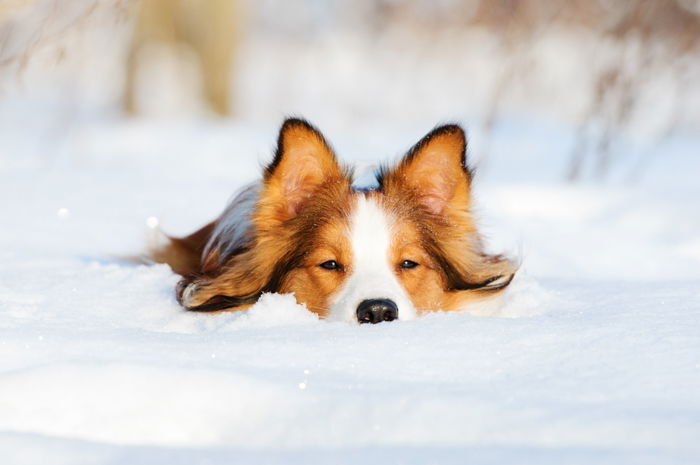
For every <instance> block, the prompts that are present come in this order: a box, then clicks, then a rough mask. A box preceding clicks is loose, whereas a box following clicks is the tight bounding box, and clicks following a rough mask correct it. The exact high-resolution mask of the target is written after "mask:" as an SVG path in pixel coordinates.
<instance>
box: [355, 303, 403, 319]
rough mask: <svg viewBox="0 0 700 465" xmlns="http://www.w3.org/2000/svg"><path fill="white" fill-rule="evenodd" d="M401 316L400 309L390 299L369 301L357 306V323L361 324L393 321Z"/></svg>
mask: <svg viewBox="0 0 700 465" xmlns="http://www.w3.org/2000/svg"><path fill="white" fill-rule="evenodd" d="M398 316H399V309H398V308H396V304H395V303H394V302H392V301H391V300H389V299H369V300H363V301H362V302H360V305H358V306H357V321H359V322H360V323H379V322H382V321H393V320H395V319H396V318H398Z"/></svg>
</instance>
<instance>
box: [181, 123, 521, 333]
mask: <svg viewBox="0 0 700 465" xmlns="http://www.w3.org/2000/svg"><path fill="white" fill-rule="evenodd" d="M465 151H466V140H465V136H464V132H463V131H462V130H461V129H460V128H459V127H458V126H443V127H441V128H438V129H436V130H434V131H433V132H431V133H430V134H428V135H427V136H426V137H425V138H423V139H422V140H421V141H420V142H419V143H418V144H417V145H416V146H414V147H413V148H412V149H411V150H410V151H409V153H408V154H407V155H406V156H405V157H404V159H403V160H402V161H401V162H400V163H399V164H398V166H396V167H394V168H392V169H385V170H383V171H382V172H381V173H380V174H379V175H378V181H379V187H378V189H376V190H371V191H357V190H354V189H353V188H352V179H351V176H350V175H349V174H348V172H347V171H346V170H344V169H343V168H342V167H341V166H340V165H339V164H338V163H337V161H336V158H335V156H334V154H333V151H332V150H331V148H330V147H329V145H328V144H327V143H326V141H325V139H324V138H323V136H322V135H321V134H320V133H319V132H318V131H317V130H316V129H314V128H313V127H311V126H310V125H308V124H307V123H305V122H303V121H300V120H289V121H287V122H286V123H285V125H284V126H283V127H282V130H281V132H280V137H279V142H278V149H277V153H276V156H275V159H274V160H273V162H272V163H271V164H270V165H269V166H268V167H267V169H266V172H265V177H264V181H263V186H262V191H261V194H260V199H259V201H258V203H257V205H256V208H255V211H254V212H253V214H252V222H253V225H254V234H255V238H254V241H253V243H252V247H251V248H250V249H249V250H246V251H245V252H243V253H241V254H238V255H235V256H233V257H231V259H230V261H229V263H227V264H226V266H225V268H224V269H225V271H224V272H223V273H221V274H220V275H219V276H217V277H216V278H214V279H213V280H211V281H208V282H200V283H198V285H197V286H196V288H195V289H194V290H195V292H190V293H189V294H188V295H187V296H186V297H187V298H189V299H190V302H191V303H195V304H199V305H201V304H204V303H207V302H208V303H211V302H212V299H214V301H215V299H216V298H217V297H218V298H221V297H231V296H234V298H242V299H245V298H246V296H254V295H256V294H257V293H259V292H260V291H275V292H283V293H294V295H295V296H296V299H297V301H298V302H299V303H302V304H305V305H306V306H307V308H308V309H309V310H311V311H314V312H316V313H318V314H320V315H321V316H324V317H329V318H333V319H342V320H355V321H359V322H372V323H376V322H379V321H390V320H393V319H397V318H398V319H410V318H412V317H414V316H415V315H416V314H418V313H422V312H425V311H434V310H457V309H462V308H463V307H464V306H465V304H466V303H468V302H469V301H471V300H473V299H476V298H481V297H483V296H485V295H487V294H491V293H493V292H495V291H498V290H500V289H502V288H504V287H505V286H506V285H507V284H508V283H509V282H510V279H511V278H512V276H513V273H514V271H515V270H514V267H513V265H512V263H511V262H509V261H507V260H505V259H503V258H501V257H500V256H491V255H486V254H484V253H483V252H482V250H481V240H480V237H479V235H478V234H477V231H476V228H475V225H474V221H473V219H472V216H471V212H470V207H471V199H470V182H471V173H470V172H469V170H468V169H466V166H465ZM185 303H187V302H185Z"/></svg>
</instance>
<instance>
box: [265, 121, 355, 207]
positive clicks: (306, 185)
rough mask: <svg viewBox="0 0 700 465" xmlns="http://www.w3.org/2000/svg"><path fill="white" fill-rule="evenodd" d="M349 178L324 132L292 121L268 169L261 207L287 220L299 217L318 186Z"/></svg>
mask: <svg viewBox="0 0 700 465" xmlns="http://www.w3.org/2000/svg"><path fill="white" fill-rule="evenodd" d="M346 179H347V176H346V174H345V172H344V170H343V169H342V168H341V167H340V165H339V164H338V162H337V160H336V158H335V154H334V153H333V150H332V149H331V147H330V146H329V144H328V143H327V142H326V139H325V138H324V137H323V135H322V134H321V132H320V131H318V130H317V129H316V128H315V127H313V126H312V125H311V124H309V123H308V122H306V121H304V120H302V119H296V118H290V119H288V120H286V121H285V122H284V124H283V125H282V128H281V129H280V133H279V137H278V139H277V150H276V152H275V158H274V159H273V160H272V162H271V163H270V164H269V165H268V166H267V168H266V169H265V175H264V189H263V192H262V195H261V203H260V205H259V207H260V208H261V209H263V210H265V212H264V213H267V214H269V215H272V217H274V218H275V219H277V220H279V221H285V220H288V219H290V218H293V217H294V216H296V215H297V213H299V210H301V208H302V206H303V205H304V202H305V201H306V200H308V199H309V198H310V197H311V196H312V195H313V193H314V192H315V191H316V190H317V189H318V188H319V187H321V186H322V185H324V184H327V183H332V182H337V181H342V180H346ZM266 216H267V215H266Z"/></svg>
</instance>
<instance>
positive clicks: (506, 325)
mask: <svg viewBox="0 0 700 465" xmlns="http://www.w3.org/2000/svg"><path fill="white" fill-rule="evenodd" d="M318 123H319V124H320V126H321V127H322V129H323V122H322V121H321V122H318ZM277 124H278V122H274V123H273V124H270V125H269V126H265V127H263V126H254V125H250V124H244V123H235V122H228V123H214V122H209V123H207V122H172V121H171V122H159V123H154V122H147V121H139V120H136V121H134V122H131V123H125V122H121V121H111V120H105V121H102V122H97V123H89V124H87V123H86V124H82V125H78V126H74V127H73V128H72V132H71V135H70V137H68V138H62V139H59V141H60V143H56V144H54V143H52V141H51V139H50V138H47V139H45V141H44V142H41V141H37V140H32V138H31V137H30V136H29V132H27V131H28V130H26V131H23V130H21V129H16V128H12V127H10V128H9V129H8V126H4V127H3V129H2V140H4V141H6V143H5V144H4V146H3V150H5V151H6V152H5V153H4V154H3V156H2V158H0V160H1V163H0V178H1V180H2V181H1V182H0V197H1V198H3V199H4V201H3V202H1V203H0V215H1V217H2V218H3V221H2V227H1V228H0V263H2V264H1V265H0V316H1V317H2V318H0V432H1V433H0V455H1V456H2V457H3V463H9V464H34V463H37V464H38V463H47V462H48V463H56V464H61V463H66V464H79V463H149V464H153V463H285V464H286V463H319V464H320V463H466V462H472V463H499V464H501V463H533V464H534V463H537V464H547V463H551V464H562V463H581V464H584V463H585V464H588V463H615V464H625V463H630V464H644V463H665V464H666V463H679V464H680V463H697V461H698V460H700V446H698V442H697V438H698V437H700V395H699V394H698V393H700V338H698V337H697V334H698V328H700V266H699V265H700V245H699V244H700V236H699V235H698V231H700V215H698V210H697V195H698V187H697V183H696V177H697V173H698V172H699V171H698V161H697V157H696V153H695V152H694V148H695V147H696V146H697V145H696V144H697V139H694V138H693V137H692V136H688V137H686V138H683V137H680V136H679V137H678V138H675V139H672V140H670V141H669V143H668V145H667V146H666V147H662V148H661V149H660V150H662V151H663V157H661V156H658V157H655V158H653V159H652V162H650V166H649V167H647V168H646V170H644V171H643V175H642V176H641V177H640V178H639V179H638V180H636V181H635V182H631V183H629V182H628V183H623V182H619V181H616V182H612V181H611V182H608V183H603V184H594V183H587V184H564V183H563V182H561V181H560V179H561V173H562V171H561V170H560V169H559V166H558V165H557V163H556V160H557V157H556V156H555V155H556V153H557V152H558V151H560V150H561V147H562V144H563V142H561V141H563V140H566V137H565V135H566V134H567V130H568V129H567V128H566V127H563V126H562V127H554V128H553V129H549V130H545V131H542V132H537V131H527V130H526V129H523V128H527V127H528V125H531V124H533V123H531V122H525V121H521V122H519V123H518V122H517V121H515V122H514V123H513V124H512V125H510V126H509V125H504V126H502V129H500V130H499V131H497V132H496V133H495V135H494V137H495V139H494V141H493V143H492V146H491V151H492V155H491V158H490V159H489V160H488V163H487V164H485V165H484V167H483V169H482V170H480V172H479V175H478V177H477V182H476V197H477V202H478V210H479V213H480V215H481V218H482V220H481V222H482V224H483V227H484V228H485V230H486V231H487V232H488V235H489V237H490V241H489V246H490V247H491V248H493V249H494V250H500V249H503V248H506V249H508V250H511V251H513V252H515V253H520V255H521V257H522V263H523V264H522V268H521V272H520V274H519V275H518V277H517V279H516V280H515V281H514V283H513V285H512V287H511V289H510V290H509V292H508V294H507V295H506V296H505V297H504V298H503V299H502V300H500V301H498V302H494V303H492V304H491V305H489V306H484V307H482V308H479V309H477V310H476V311H475V313H474V314H473V315H468V314H446V313H435V314H431V315H427V316H424V317H421V318H418V319H416V320H413V321H405V322H392V323H391V324H380V325H376V326H367V325H363V326H359V325H353V324H348V323H344V322H328V321H322V320H319V319H318V318H317V317H316V316H315V315H314V314H313V313H311V312H309V311H307V310H306V309H305V308H304V307H303V306H300V305H297V304H296V303H294V300H293V298H292V297H291V296H288V295H286V296H285V295H274V294H266V295H264V296H263V297H262V299H261V300H260V302H259V303H258V304H257V305H256V306H254V307H253V308H252V309H250V310H249V311H248V312H238V313H219V314H196V313H188V312H185V311H183V310H182V309H181V308H179V307H178V305H177V303H176V302H175V299H174V294H173V288H174V285H175V283H176V282H177V280H178V277H177V276H176V275H174V274H173V273H172V272H171V271H170V270H169V268H168V267H167V266H164V265H154V266H145V265H134V264H132V263H130V262H128V261H126V260H124V259H123V258H124V257H126V256H129V255H132V254H135V253H138V252H139V251H140V250H142V247H143V246H144V244H145V241H146V237H147V235H148V232H149V230H152V228H153V227H154V226H159V227H161V228H163V230H165V231H167V232H170V233H174V234H180V233H185V232H188V231H189V230H192V229H194V228H196V227H198V226H199V225H201V224H202V223H204V222H205V221H208V220H209V219H211V218H212V217H214V216H215V215H216V214H217V213H218V212H219V211H220V210H221V209H222V208H223V207H224V205H225V204H226V200H227V199H228V197H229V195H231V193H233V192H234V190H236V189H237V188H238V187H241V186H243V185H244V184H246V183H247V182H250V181H252V180H254V179H255V178H256V177H257V176H259V173H260V164H261V163H262V162H264V161H265V160H267V159H268V157H269V156H270V154H271V150H270V147H271V145H272V141H274V136H275V131H276V129H277V127H276V126H277ZM338 126H339V125H338ZM537 127H547V126H546V125H544V124H541V125H538V126H537ZM425 129H426V130H427V129H429V128H425ZM363 131H364V133H367V134H368V137H369V138H370V139H371V140H381V143H380V144H379V145H378V146H377V147H376V148H375V150H376V151H377V152H378V153H384V154H388V155H391V154H395V153H397V152H398V151H399V150H400V148H401V147H405V146H407V145H408V144H410V143H411V142H412V141H414V140H417V139H418V138H419V137H420V135H421V134H420V132H415V133H413V132H412V131H408V130H402V129H401V128H392V127H391V126H390V125H387V126H386V128H376V127H370V126H369V125H368V126H367V127H365V128H363V129H362V130H361V131H358V132H357V133H359V134H362V133H363ZM377 131H381V132H384V133H385V134H387V136H386V138H385V140H382V138H381V137H380V134H378V133H377ZM479 136H480V133H479V131H478V129H477V130H476V131H473V132H472V142H473V145H472V147H474V146H476V147H477V148H478V144H479ZM329 137H330V138H331V140H333V136H332V135H330V136H329ZM340 139H343V137H341V138H340ZM349 139H351V138H350V137H349V135H347V134H346V136H345V140H349ZM25 140H26V141H28V142H32V143H36V144H41V143H43V144H45V146H46V152H42V151H37V152H33V151H29V150H27V149H26V148H25V146H24V145H22V144H21V143H20V142H21V141H25ZM362 144H363V143H362V142H361V141H360V142H358V143H357V144H352V143H349V144H344V143H337V144H336V145H337V148H338V151H339V153H340V156H341V158H343V159H344V160H346V161H352V162H356V163H358V164H360V165H361V166H366V165H367V163H368V162H374V163H377V162H381V161H386V160H389V159H390V158H387V157H386V156H384V157H374V156H372V155H367V154H366V153H363V152H362ZM358 147H359V148H358ZM10 148H11V149H12V151H10ZM23 150H26V151H25V152H23ZM473 150H474V149H473ZM477 151H478V150H477ZM546 160H555V162H549V163H548V162H546ZM693 173H694V174H693ZM613 174H615V173H613Z"/></svg>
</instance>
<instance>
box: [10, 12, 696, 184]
mask: <svg viewBox="0 0 700 465" xmlns="http://www.w3.org/2000/svg"><path fill="white" fill-rule="evenodd" d="M699 82H700V1H698V0H636V1H627V0H622V1H616V0H568V1H564V0H547V1H545V0H489V1H484V0H430V1H428V0H375V1H371V0H353V1H350V0H304V1H299V0H294V1H286V0H261V1H253V0H207V1H197V0H100V1H97V0H71V1H63V0H1V1H0V124H1V126H2V128H1V129H0V135H1V136H2V139H3V140H0V151H2V152H0V155H5V163H7V162H8V161H7V160H8V159H9V157H8V156H9V155H15V156H13V157H12V159H13V160H14V162H15V163H18V161H17V160H24V162H27V160H35V161H37V160H39V162H42V161H41V160H42V159H43V158H42V157H44V158H45V157H56V156H57V155H56V154H57V153H58V154H59V155H60V154H61V153H63V154H64V155H66V153H65V152H71V153H72V154H73V155H66V156H74V154H75V152H76V143H77V144H78V145H80V144H83V145H84V144H85V143H86V142H85V139H86V136H85V131H84V128H85V127H86V125H87V126H92V127H94V125H95V124H96V123H97V122H102V123H101V124H103V123H104V122H111V124H118V125H128V124H134V121H139V122H142V123H143V122H151V123H153V122H158V123H155V124H165V123H164V122H169V123H168V124H172V123H173V122H174V121H179V122H181V123H182V122H187V124H189V125H191V124H192V123H193V121H194V122H209V123H211V124H214V125H217V124H218V125H221V124H224V125H225V124H227V123H226V122H232V121H235V122H237V123H238V124H244V125H248V126H247V127H248V128H252V127H265V128H266V130H265V131H266V134H267V132H269V130H268V129H267V128H273V127H274V128H276V127H277V125H278V124H279V123H280V122H281V120H282V118H283V117H284V116H285V115H302V116H304V117H306V118H308V119H310V120H311V121H312V122H314V123H315V124H317V125H319V126H320V127H321V128H322V129H325V130H326V131H328V133H330V135H332V136H333V135H334V136H335V139H340V140H341V141H350V142H352V143H353V147H354V148H353V149H351V150H356V151H358V152H362V153H367V158H372V156H373V155H374V153H372V151H377V150H379V149H381V150H384V146H383V145H382V143H381V141H382V140H384V139H386V138H387V137H388V136H387V135H388V134H392V137H391V140H392V141H393V140H397V139H398V138H399V137H400V134H402V133H404V132H406V133H408V134H410V137H409V138H406V137H403V138H402V140H404V142H403V144H404V146H401V147H394V148H393V150H394V152H392V153H391V154H392V155H394V154H395V153H398V152H399V151H400V150H399V149H404V148H405V147H406V146H407V144H409V143H410V142H413V139H412V138H414V134H415V135H417V134H420V133H422V132H425V130H427V129H429V128H430V127H432V126H434V125H435V124H437V123H439V122H444V121H453V120H456V121H460V122H462V123H465V124H466V125H467V126H468V129H469V131H470V133H471V134H472V142H473V143H472V147H471V152H472V161H473V163H475V164H477V165H479V166H480V167H482V168H483V169H486V170H488V169H490V166H491V165H493V164H494V163H496V164H497V162H498V153H499V149H498V147H497V146H494V142H493V141H494V140H497V138H496V139H494V135H496V136H497V135H498V134H499V132H502V131H506V132H508V133H509V134H514V135H517V134H519V136H518V137H522V136H523V135H527V136H528V138H529V136H530V135H532V134H535V135H538V136H537V137H536V139H537V140H541V141H544V142H542V143H546V144H549V145H548V147H551V144H554V145H555V149H551V148H550V149H549V150H547V152H548V156H547V158H546V159H542V158H541V157H537V158H536V159H527V160H524V161H523V163H525V162H535V161H536V162H537V163H540V162H544V163H548V164H549V165H550V166H552V167H554V169H550V170H549V171H548V172H551V176H552V177H555V178H558V179H561V180H564V181H581V180H593V181H596V182H610V180H612V182H635V181H636V180H637V179H638V178H639V177H640V176H644V175H645V172H646V170H647V169H648V168H647V167H648V166H649V164H650V163H652V162H653V160H654V159H658V158H659V157H663V153H664V149H663V147H665V145H664V144H668V143H669V141H672V140H674V137H681V138H682V137H685V136H686V135H690V136H693V137H694V135H696V134H697V133H698V130H700V85H698V83H699ZM130 122H131V123H130ZM182 124H184V123H182ZM27 128H31V136H29V137H27ZM81 128H82V129H81ZM81 134H82V136H81ZM270 134H271V132H270ZM87 138H88V139H89V137H87ZM358 139H361V140H358ZM81 140H82V142H81ZM269 140H270V143H271V142H272V140H273V139H269ZM331 140H334V137H331ZM528 140H529V139H528ZM532 143H533V142H532V141H530V142H529V144H532ZM47 145H48V146H49V147H50V150H47ZM338 145H339V146H342V144H338ZM532 151H533V150H530V152H532ZM534 151H536V150H534ZM9 152H12V153H9ZM368 152H369V153H368ZM527 152H528V150H524V153H527ZM195 155H196V154H194V153H193V154H192V156H195ZM44 162H45V160H44ZM0 163H2V161H0ZM510 171H511V172H512V171H513V170H510ZM515 172H516V174H517V170H515Z"/></svg>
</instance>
